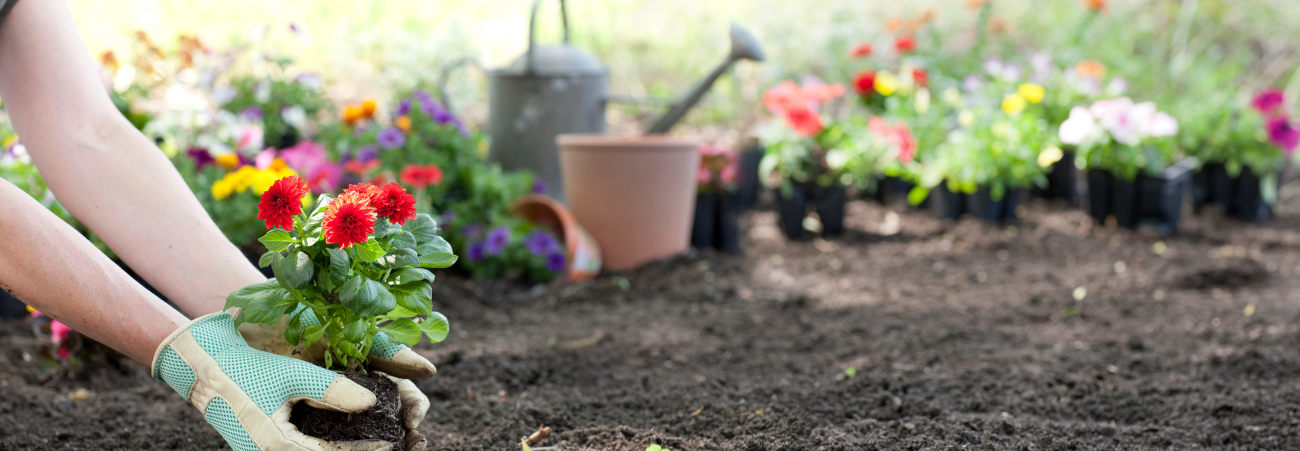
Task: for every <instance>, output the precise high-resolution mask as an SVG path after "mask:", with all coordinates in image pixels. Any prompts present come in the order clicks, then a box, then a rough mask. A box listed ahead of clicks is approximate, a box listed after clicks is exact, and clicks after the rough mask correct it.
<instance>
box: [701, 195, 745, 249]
mask: <svg viewBox="0 0 1300 451" xmlns="http://www.w3.org/2000/svg"><path fill="white" fill-rule="evenodd" d="M739 203H740V201H739V199H738V196H737V195H736V194H735V193H699V194H696V196H695V218H694V223H693V224H692V226H691V247H694V248H696V249H717V250H720V251H723V252H731V253H736V252H739V251H740V208H739Z"/></svg>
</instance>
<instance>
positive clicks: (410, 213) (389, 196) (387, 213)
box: [370, 183, 415, 225]
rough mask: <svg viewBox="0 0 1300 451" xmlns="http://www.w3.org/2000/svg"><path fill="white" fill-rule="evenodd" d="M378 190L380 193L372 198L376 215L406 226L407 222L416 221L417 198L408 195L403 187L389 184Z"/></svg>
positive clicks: (371, 201)
mask: <svg viewBox="0 0 1300 451" xmlns="http://www.w3.org/2000/svg"><path fill="white" fill-rule="evenodd" d="M377 189H378V190H379V193H378V194H377V195H372V196H371V197H370V204H371V205H373V206H374V207H375V213H377V214H379V216H383V217H385V218H388V220H389V221H390V222H392V223H394V224H401V225H406V221H408V220H411V219H415V197H412V196H411V195H410V194H406V189H405V188H402V185H398V184H396V183H389V184H387V185H384V187H383V188H377Z"/></svg>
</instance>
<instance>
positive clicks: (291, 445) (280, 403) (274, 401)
mask: <svg viewBox="0 0 1300 451" xmlns="http://www.w3.org/2000/svg"><path fill="white" fill-rule="evenodd" d="M153 362H154V363H153V368H152V374H153V376H154V377H155V378H157V379H159V380H161V381H163V382H166V383H167V385H170V386H171V387H172V389H174V390H176V393H179V394H180V395H181V396H184V397H185V399H186V400H188V401H189V402H190V404H192V405H194V407H196V408H198V409H199V411H200V412H203V418H204V419H206V420H207V421H208V423H209V424H211V425H212V427H213V428H216V430H217V432H219V433H221V436H222V438H225V439H226V443H227V444H229V445H230V447H231V449H233V450H235V451H256V450H293V451H361V450H371V451H389V450H391V449H392V444H390V443H387V442H381V441H351V442H325V441H323V440H320V439H317V438H313V437H308V436H307V435H304V434H303V433H301V432H299V431H298V428H296V427H294V426H293V425H292V424H290V423H289V414H290V412H291V411H292V409H293V405H294V404H295V403H297V402H298V401H304V402H306V403H307V404H308V405H310V406H312V407H316V408H320V409H327V410H334V411H339V412H361V411H364V410H366V409H368V408H370V407H371V406H373V405H374V404H375V402H376V398H375V395H374V393H371V392H370V391H369V390H366V389H365V388H363V387H361V386H360V385H357V384H356V383H355V382H352V381H351V380H348V379H347V378H346V377H344V376H342V375H339V374H335V373H334V372H332V371H329V370H326V369H324V368H321V367H318V366H316V365H313V364H310V363H307V362H303V361H301V360H296V359H291V358H286V357H283V356H278V355H274V354H271V353H267V352H263V351H259V350H256V349H253V348H251V347H249V346H248V343H247V342H246V341H244V338H243V337H242V336H240V335H239V331H238V330H236V329H235V323H234V321H232V320H231V317H230V314H229V313H225V312H221V313H213V314H210V315H205V316H202V317H199V318H198V319H195V320H193V321H190V322H189V323H188V324H186V325H184V326H182V327H181V328H179V329H177V330H176V331H175V332H172V334H171V335H170V336H168V337H167V339H165V340H163V342H162V344H160V345H159V346H158V351H157V352H155V353H154V359H153Z"/></svg>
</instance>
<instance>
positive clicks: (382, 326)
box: [226, 176, 456, 369]
mask: <svg viewBox="0 0 1300 451" xmlns="http://www.w3.org/2000/svg"><path fill="white" fill-rule="evenodd" d="M307 193H308V188H307V183H306V181H304V180H303V179H302V178H301V177H298V176H289V177H285V178H282V179H279V180H276V181H275V182H274V183H273V184H272V185H271V187H270V188H268V189H267V190H266V191H265V192H263V193H262V196H261V198H260V201H259V203H258V205H257V217H258V219H260V220H263V221H265V222H266V227H267V229H269V231H268V232H267V233H266V234H265V235H263V236H262V237H261V238H259V241H261V242H262V243H263V244H265V245H266V247H267V249H269V250H268V251H267V253H266V254H265V255H263V256H262V258H261V261H260V262H259V264H260V265H261V266H262V267H268V266H269V267H270V268H271V269H272V271H274V273H275V278H273V279H270V280H267V281H266V282H262V283H258V284H253V285H249V286H247V287H244V288H241V289H240V290H238V291H236V292H234V293H231V295H230V296H229V297H228V298H227V299H226V308H232V307H241V308H242V311H241V312H240V313H239V316H238V317H237V318H236V322H251V323H267V324H273V323H276V322H278V321H280V320H281V318H282V317H283V316H284V315H292V316H291V318H290V319H289V323H288V327H287V328H286V330H285V340H287V341H288V342H289V343H290V344H292V345H296V346H299V347H300V348H301V347H302V346H305V345H308V344H311V343H315V342H318V341H320V340H322V339H323V338H324V339H326V340H327V341H326V343H327V346H326V351H327V352H326V353H325V354H324V360H325V362H324V366H325V367H326V368H331V367H334V366H336V365H337V366H339V367H346V368H348V369H357V368H358V367H359V366H360V365H362V364H364V363H365V362H366V360H367V357H366V356H368V355H370V348H371V346H373V345H375V337H376V334H378V333H379V332H383V333H384V335H385V336H386V337H387V339H388V340H391V341H392V342H395V343H401V344H405V345H414V344H416V343H418V342H419V341H420V340H421V338H422V337H428V339H429V341H431V342H434V343H437V342H439V341H442V340H443V339H444V338H446V336H447V330H448V328H447V319H446V317H444V316H443V315H442V314H440V313H437V312H433V311H432V306H433V304H432V300H431V298H430V296H431V295H432V290H431V288H430V286H429V282H432V281H433V273H431V272H429V271H428V270H427V269H425V268H446V267H448V266H451V265H452V264H453V263H455V262H456V255H454V254H453V253H452V250H451V245H449V244H448V243H447V242H446V241H445V240H443V239H442V237H440V236H438V225H437V222H436V221H434V219H433V218H432V217H430V216H429V215H427V214H417V213H416V211H415V199H414V198H413V197H411V195H410V194H407V193H406V190H405V189H403V188H402V187H401V186H399V185H397V184H396V183H389V184H386V185H384V186H375V185H370V184H357V185H352V186H349V187H348V188H347V189H346V190H344V191H343V193H342V194H340V195H339V196H338V197H337V198H330V197H329V196H320V198H319V199H318V200H317V202H316V206H315V208H313V209H311V210H309V211H308V210H304V209H303V201H302V199H303V197H304V196H306V195H307Z"/></svg>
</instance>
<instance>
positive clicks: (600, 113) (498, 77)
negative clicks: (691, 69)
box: [488, 0, 765, 202]
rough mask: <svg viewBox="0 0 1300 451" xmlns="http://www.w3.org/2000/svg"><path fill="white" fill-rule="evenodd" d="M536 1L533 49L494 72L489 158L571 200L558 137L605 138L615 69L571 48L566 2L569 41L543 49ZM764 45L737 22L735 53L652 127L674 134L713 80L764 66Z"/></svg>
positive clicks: (530, 45)
mask: <svg viewBox="0 0 1300 451" xmlns="http://www.w3.org/2000/svg"><path fill="white" fill-rule="evenodd" d="M540 5H541V0H534V2H533V9H532V16H531V18H530V19H529V21H528V51H527V52H526V53H524V54H523V55H521V56H520V57H519V58H517V59H515V61H514V62H513V63H511V64H510V65H509V66H507V67H504V68H500V69H495V70H492V71H489V72H488V102H489V111H488V134H489V135H490V136H491V137H492V140H491V146H490V148H489V156H490V158H491V159H492V160H493V161H496V162H498V163H500V164H501V166H502V167H504V168H505V169H527V170H530V171H532V172H533V173H534V174H536V175H537V177H538V178H540V179H541V180H542V182H544V183H545V184H546V186H547V188H548V191H549V192H548V194H549V195H550V196H552V197H554V198H556V199H559V200H560V201H561V202H563V201H564V200H565V194H564V185H563V178H562V176H561V173H560V160H559V150H558V147H557V145H556V143H555V137H556V136H557V135H559V134H561V133H604V132H605V104H606V103H607V102H608V101H609V100H610V99H609V96H608V95H607V93H606V90H607V88H608V85H609V69H608V68H607V67H606V66H605V65H604V63H601V61H600V60H599V59H597V58H596V57H595V56H592V55H591V54H589V53H587V52H584V51H582V50H580V49H577V48H575V47H572V46H570V45H569V19H568V10H567V8H566V6H565V2H564V0H560V16H561V20H563V23H564V42H563V43H562V44H560V45H538V44H537V43H536V41H535V33H536V26H535V25H536V22H537V10H538V7H539V6H540ZM764 58H765V56H764V54H763V49H762V47H760V46H759V44H758V40H756V39H754V37H753V35H751V34H750V33H749V32H748V31H745V29H744V28H741V27H740V26H739V25H736V24H735V23H732V24H731V52H730V53H729V54H728V55H727V58H726V59H725V60H724V61H723V62H722V63H721V64H719V65H718V67H717V68H716V69H714V70H713V72H712V73H710V74H709V75H708V77H706V78H705V79H704V80H702V81H701V82H700V83H698V84H696V86H695V88H694V89H692V90H691V92H690V93H689V94H687V95H686V96H685V97H684V98H683V99H682V100H680V101H678V102H677V103H674V104H673V106H672V108H671V109H670V110H669V111H668V112H667V113H665V114H664V115H663V117H661V118H660V119H659V120H657V121H655V124H654V125H653V126H652V127H651V128H650V130H649V131H648V133H651V134H659V133H667V132H668V130H670V129H672V127H673V125H676V124H677V122H678V121H680V120H681V119H682V117H684V116H686V113H687V112H688V111H690V109H691V108H692V107H694V106H695V104H696V103H698V102H699V100H700V99H701V98H702V97H704V94H705V93H706V92H708V90H709V88H710V87H711V86H713V83H714V82H715V81H717V79H718V78H719V77H721V76H722V74H724V73H726V71H727V69H728V68H729V67H731V65H732V64H735V63H736V62H737V61H740V60H752V61H763V59H764Z"/></svg>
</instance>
